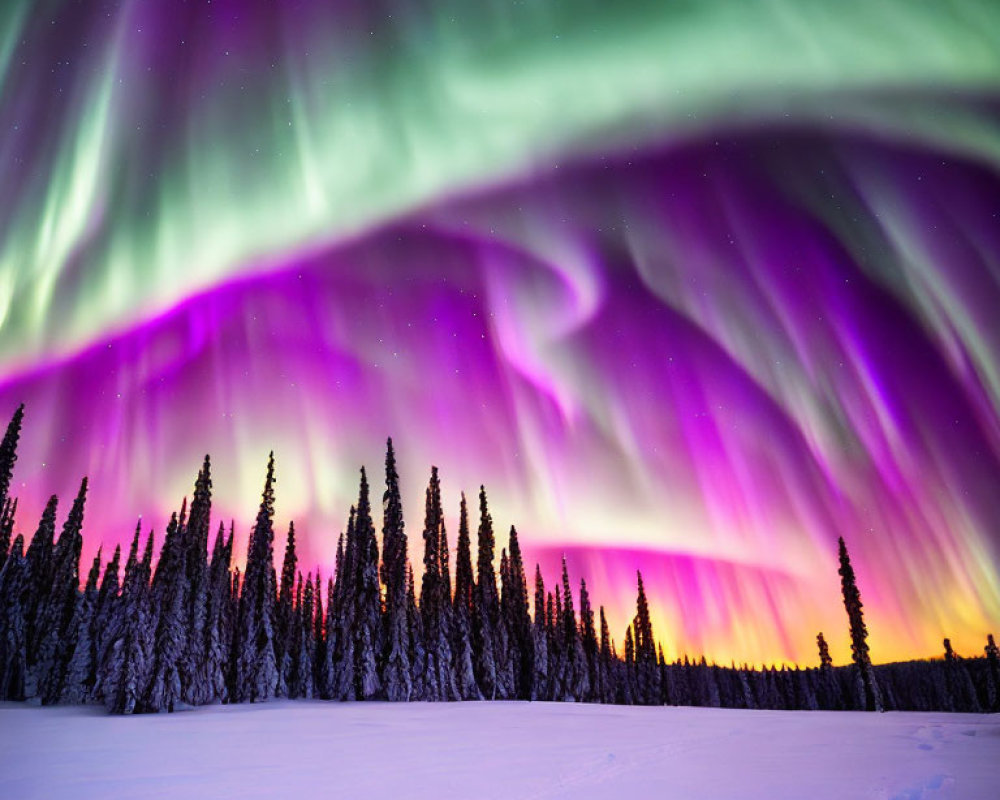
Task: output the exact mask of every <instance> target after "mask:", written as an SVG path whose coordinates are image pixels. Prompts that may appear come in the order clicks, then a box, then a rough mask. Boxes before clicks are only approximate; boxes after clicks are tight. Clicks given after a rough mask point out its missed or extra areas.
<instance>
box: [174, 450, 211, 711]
mask: <svg viewBox="0 0 1000 800" xmlns="http://www.w3.org/2000/svg"><path fill="white" fill-rule="evenodd" d="M211 517H212V464H211V460H210V459H209V457H208V455H207V454H206V456H205V460H204V462H203V463H202V467H201V470H199V472H198V478H197V480H196V481H195V485H194V495H193V497H192V499H191V515H190V517H189V518H188V524H187V527H186V529H185V530H184V536H183V538H182V541H183V543H184V572H185V575H186V582H185V591H184V597H183V616H184V620H185V627H186V630H185V634H186V635H185V641H184V650H183V652H182V654H181V660H180V665H181V669H180V674H181V691H182V696H183V698H184V701H185V702H186V703H188V704H190V705H202V704H204V703H208V702H210V701H211V700H212V699H213V698H214V697H215V696H216V695H215V690H214V686H213V676H212V675H211V674H210V669H209V655H208V648H209V641H210V638H211V632H210V631H209V630H208V616H207V615H208V594H209V591H210V586H209V565H208V537H209V533H210V530H211Z"/></svg>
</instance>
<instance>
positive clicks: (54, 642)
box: [29, 478, 87, 705]
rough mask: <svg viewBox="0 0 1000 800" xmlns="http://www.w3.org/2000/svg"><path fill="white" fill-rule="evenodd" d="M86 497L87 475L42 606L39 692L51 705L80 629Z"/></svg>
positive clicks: (65, 528) (62, 537)
mask: <svg viewBox="0 0 1000 800" xmlns="http://www.w3.org/2000/svg"><path fill="white" fill-rule="evenodd" d="M86 501H87V479H86V478H84V479H83V480H82V481H81V483H80V490H79V492H78V493H77V496H76V499H75V500H74V501H73V506H72V508H71V509H70V512H69V515H68V516H67V518H66V522H65V524H64V525H63V529H62V533H61V534H60V536H59V541H58V543H57V544H56V546H55V548H54V550H53V570H52V584H51V586H50V587H49V591H48V595H47V596H46V597H45V599H44V601H43V602H42V604H41V605H40V607H39V610H38V631H37V636H38V642H39V643H38V651H37V663H36V665H35V678H36V680H37V693H38V696H39V697H40V698H41V700H42V702H43V703H45V704H47V705H48V704H52V703H56V702H58V701H59V697H60V695H61V694H62V687H63V681H64V680H65V677H66V668H67V666H68V665H69V659H70V657H71V656H72V654H73V647H74V645H75V640H74V636H75V634H76V631H75V630H74V629H73V627H72V622H73V613H74V611H75V610H76V600H77V595H78V594H79V590H80V552H81V550H82V548H83V536H82V534H81V531H82V528H83V509H84V505H85V504H86ZM29 666H30V665H29Z"/></svg>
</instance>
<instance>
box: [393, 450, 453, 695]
mask: <svg viewBox="0 0 1000 800" xmlns="http://www.w3.org/2000/svg"><path fill="white" fill-rule="evenodd" d="M435 475H436V470H435ZM439 496H440V494H439ZM426 535H427V534H426V533H425V534H424V536H425V538H426ZM406 551H407V542H406V530H405V528H404V526H403V502H402V500H401V498H400V493H399V475H398V474H397V472H396V454H395V452H393V449H392V439H389V440H387V441H386V447H385V493H384V494H383V495H382V582H383V583H384V584H385V615H384V623H385V630H384V632H383V636H382V640H383V642H384V645H383V650H382V653H381V654H380V655H381V657H380V662H381V678H382V686H383V687H384V688H385V696H386V699H388V700H409V699H410V696H411V695H412V694H413V680H412V677H411V673H410V652H409V651H410V632H409V630H408V629H407V622H408V621H407V613H406V563H407V556H406Z"/></svg>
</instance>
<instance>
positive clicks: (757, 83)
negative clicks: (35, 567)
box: [0, 0, 1000, 663]
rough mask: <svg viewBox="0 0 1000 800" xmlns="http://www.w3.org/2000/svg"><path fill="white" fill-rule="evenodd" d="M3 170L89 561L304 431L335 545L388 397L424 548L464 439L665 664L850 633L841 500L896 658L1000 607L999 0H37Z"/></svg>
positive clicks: (542, 549) (27, 493)
mask: <svg viewBox="0 0 1000 800" xmlns="http://www.w3.org/2000/svg"><path fill="white" fill-rule="evenodd" d="M0 187H2V191H0V414H2V415H3V416H4V417H6V416H7V415H9V414H10V413H12V412H13V410H14V408H15V407H16V405H17V404H18V403H19V402H22V401H23V402H25V403H26V404H27V415H26V420H25V431H24V434H23V436H22V441H21V448H20V459H19V461H18V464H17V469H16V472H15V482H14V486H13V487H12V494H16V495H19V496H20V506H19V514H18V525H17V529H18V530H19V531H21V532H23V533H25V534H27V535H30V533H31V532H32V531H33V530H34V527H35V525H36V523H37V518H38V515H39V514H40V512H41V509H42V506H43V504H44V501H45V499H46V498H47V497H48V495H49V494H50V493H52V492H57V493H59V494H60V497H62V498H63V504H62V505H63V508H62V513H65V511H66V510H68V505H69V498H70V497H71V496H72V494H73V493H75V490H76V486H77V485H78V483H79V480H80V478H81V477H82V476H83V475H88V476H89V477H90V486H91V494H90V500H89V505H88V511H87V519H86V525H85V530H84V533H85V550H84V561H85V562H86V561H87V559H88V558H89V557H91V556H92V554H93V552H94V550H96V548H97V546H98V544H99V543H100V542H102V541H103V542H104V544H105V552H106V553H107V548H108V546H109V545H113V544H114V543H117V542H125V541H127V540H129V539H130V538H131V534H132V531H133V530H134V527H135V521H136V518H137V517H138V516H140V515H141V516H142V518H143V524H144V526H145V527H146V528H153V529H154V530H156V531H157V533H158V538H159V536H160V535H162V530H163V527H164V525H165V523H166V519H167V517H168V516H169V513H170V511H171V510H172V509H175V508H177V507H179V505H180V501H181V499H182V498H183V497H184V495H186V494H187V495H189V494H190V492H191V488H192V485H193V482H194V478H195V475H196V473H197V470H198V468H199V466H200V464H201V458H202V456H203V455H204V453H206V452H209V453H211V455H212V460H213V465H214V474H213V479H214V488H215V495H214V500H215V506H214V512H215V517H214V518H215V520H216V521H218V520H219V519H225V520H227V521H228V520H229V519H230V518H235V520H236V532H237V540H238V542H240V544H239V545H238V548H237V549H238V552H243V548H244V546H245V545H244V543H245V541H246V537H247V534H248V533H249V527H250V523H251V521H252V519H253V516H254V514H255V512H256V506H257V503H258V502H259V496H260V490H261V487H262V482H263V476H264V467H265V462H266V458H267V453H268V451H269V450H271V449H273V450H274V451H275V455H276V459H277V475H278V484H277V497H278V504H277V509H278V524H279V536H278V539H279V541H278V549H279V552H280V548H281V546H282V540H283V538H284V537H283V531H284V529H285V527H287V523H288V521H290V520H293V519H294V520H295V523H296V529H297V530H298V531H299V532H300V535H301V538H300V548H302V550H304V551H305V552H304V554H303V555H302V561H303V562H304V565H305V566H306V567H309V566H310V565H313V566H315V565H319V566H320V567H321V568H322V569H323V570H324V573H325V574H328V573H329V571H330V569H331V567H332V562H333V554H334V551H335V548H336V537H337V534H338V533H339V532H340V531H341V530H342V529H343V526H344V525H345V524H346V518H347V511H348V507H349V505H350V504H351V502H352V501H353V499H354V498H355V497H356V495H357V478H358V468H359V466H360V465H361V464H365V465H367V467H368V468H369V470H370V474H372V475H373V476H376V477H380V476H381V464H382V459H383V454H384V444H385V438H386V436H389V435H391V436H392V437H393V440H394V442H395V445H396V450H397V454H398V456H399V463H400V473H401V477H402V481H403V490H404V503H405V510H406V515H407V516H406V519H407V523H408V524H407V530H408V533H409V535H410V557H411V560H413V561H414V563H415V564H419V560H420V528H421V523H422V512H423V487H424V486H425V485H426V481H427V479H428V476H429V472H430V465H431V464H436V465H437V466H438V467H439V468H440V470H441V475H442V481H443V490H444V493H445V500H446V503H447V504H448V508H449V510H450V512H451V514H452V516H451V518H450V519H449V536H450V538H451V541H452V542H454V540H455V533H456V531H457V524H456V519H455V518H456V517H457V512H458V502H459V492H460V491H462V490H464V491H466V493H467V494H469V496H470V497H473V496H474V495H475V493H476V492H477V491H478V487H479V484H480V483H485V484H486V487H487V491H488V493H489V496H490V500H491V507H492V510H493V517H494V520H495V522H496V524H497V527H498V532H500V535H499V536H498V539H499V540H500V543H501V544H503V543H505V542H506V533H505V532H506V529H507V527H508V526H509V525H511V524H516V525H517V528H518V531H519V533H520V535H521V541H522V544H523V546H524V548H525V550H526V554H527V557H528V558H529V559H532V560H534V559H538V560H540V561H541V563H542V566H543V570H544V572H545V574H546V577H547V579H548V580H549V581H550V582H551V581H552V580H554V579H555V578H556V577H557V569H558V564H559V558H560V556H561V555H562V554H563V553H565V554H566V556H567V560H568V563H569V567H570V573H571V576H572V577H573V579H574V580H578V579H579V577H581V576H583V577H586V578H587V580H588V585H589V587H590V590H591V593H592V596H593V597H594V598H595V600H596V602H598V603H604V604H605V605H606V606H607V607H608V609H609V612H610V614H609V616H610V621H611V622H612V625H613V631H614V634H615V637H616V639H618V640H619V642H620V641H621V636H622V634H623V633H624V628H625V625H626V624H627V622H628V621H629V619H630V618H631V613H632V611H631V609H633V608H634V597H635V570H636V568H641V569H642V571H643V575H644V578H645V583H646V587H647V592H648V593H649V594H650V600H651V603H652V604H653V609H654V627H655V631H656V634H657V637H658V638H661V639H662V640H663V643H664V649H665V652H666V654H667V656H668V658H673V657H675V656H677V655H678V654H683V653H689V654H692V655H694V654H698V655H700V654H702V653H705V654H706V655H707V656H708V657H709V658H710V659H712V658H715V659H719V660H720V661H725V662H726V663H728V662H729V660H730V659H736V660H737V661H754V662H760V661H789V662H791V661H798V662H800V663H813V662H815V661H816V656H815V635H816V632H817V631H819V630H823V631H825V632H826V633H827V638H828V639H829V640H830V643H831V649H832V651H833V654H834V656H835V658H836V659H837V660H838V661H844V660H846V659H848V658H849V653H850V650H849V639H848V636H847V632H846V616H845V614H844V611H843V607H842V605H841V601H840V596H839V577H838V576H837V572H836V568H837V567H836V540H837V537H838V536H844V537H845V539H846V540H847V543H848V547H849V548H850V551H851V554H852V557H853V560H854V563H855V566H856V568H857V572H858V579H859V583H860V586H861V591H862V597H863V599H864V601H865V606H866V613H867V620H868V623H869V629H870V631H871V634H872V651H873V657H874V658H875V660H876V661H889V660H894V659H899V658H910V657H923V656H929V655H934V654H937V653H938V652H939V650H940V641H941V638H942V637H943V636H946V635H947V636H950V637H951V638H952V640H953V642H954V644H955V647H956V649H957V650H958V651H959V653H961V654H964V655H974V654H981V651H982V646H983V643H984V641H985V636H986V633H987V632H988V631H991V630H996V629H998V628H1000V5H998V4H997V3H996V2H995V0H984V2H962V1H960V0H956V2H951V3H941V4H922V3H913V2H912V1H911V0H882V1H881V2H879V3H871V2H870V1H869V2H860V0H841V2H839V3H829V2H813V1H812V0H787V1H782V0H771V1H770V2H745V0H744V1H743V2H719V3H702V2H680V0H671V1H670V2H664V0H657V1H656V2H634V1H630V2H617V3H607V2H596V1H593V2H591V1H590V0H586V1H584V0H575V1H574V2H568V1H564V2H560V3H556V2H543V1H542V0H536V2H525V3H519V4H518V3H512V2H507V1H505V2H483V1H482V0H480V2H476V3H470V2H468V0H434V1H433V2H432V1H431V0H399V2H390V1H389V0H378V1H377V2H373V0H356V2H343V1H340V0H337V1H336V2H322V3H318V2H317V3H312V2H303V1H301V0H300V1H299V2H293V1H291V0H282V2H273V1H272V0H268V2H264V1H263V0H214V2H208V0H198V1H197V2H196V1H195V0H190V1H189V2H179V0H174V1H172V2H166V0H164V1H162V2H160V1H158V0H135V2H101V1H100V0H92V1H91V2H69V1H62V2H57V1H56V0H30V1H29V2H24V1H22V0H5V2H2V3H0ZM302 550H300V554H301V553H302ZM997 632H998V633H1000V630H997Z"/></svg>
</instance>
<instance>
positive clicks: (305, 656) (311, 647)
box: [293, 573, 316, 700]
mask: <svg viewBox="0 0 1000 800" xmlns="http://www.w3.org/2000/svg"><path fill="white" fill-rule="evenodd" d="M315 598H316V594H315V588H314V585H313V579H312V573H309V574H308V575H307V576H306V580H305V584H304V585H303V587H302V601H301V603H300V605H299V612H298V616H297V618H296V622H297V624H298V629H299V641H298V646H297V647H296V661H297V664H298V666H297V667H296V668H295V669H294V670H293V673H294V674H295V678H296V684H297V685H296V689H297V691H298V696H299V697H304V698H305V699H307V700H311V699H312V698H313V696H314V695H315V686H314V683H313V668H314V665H315V660H316V639H315V638H314V630H315V629H314V625H315V615H316V602H315Z"/></svg>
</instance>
